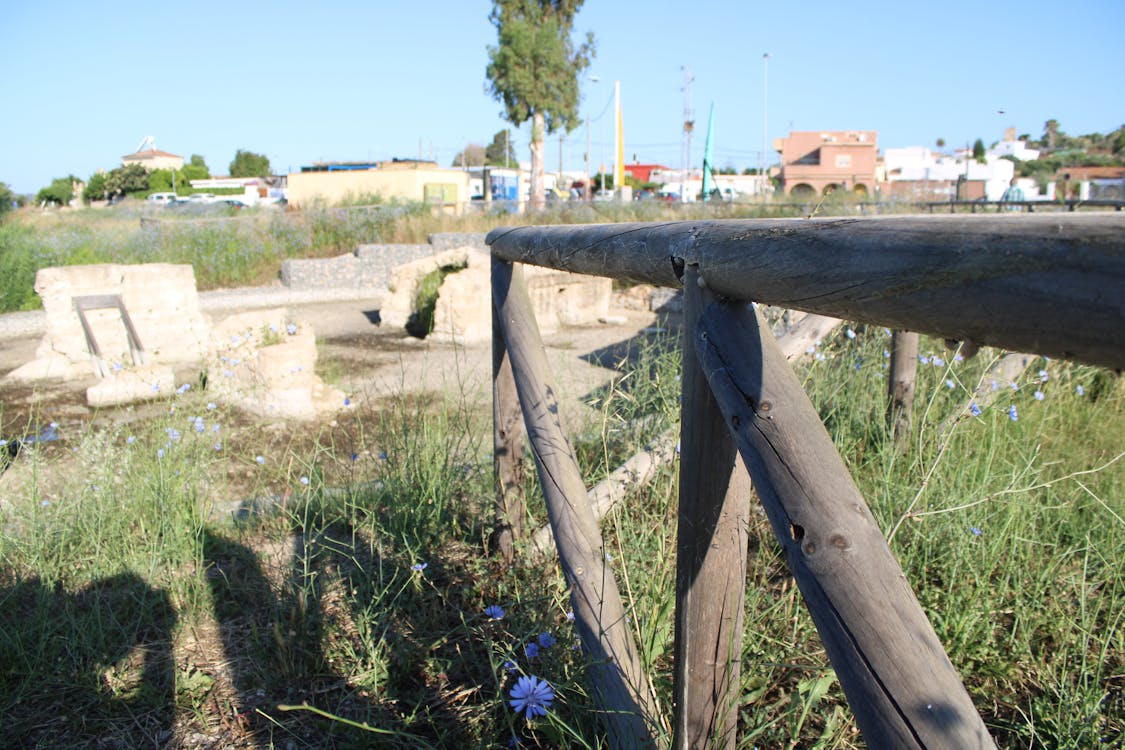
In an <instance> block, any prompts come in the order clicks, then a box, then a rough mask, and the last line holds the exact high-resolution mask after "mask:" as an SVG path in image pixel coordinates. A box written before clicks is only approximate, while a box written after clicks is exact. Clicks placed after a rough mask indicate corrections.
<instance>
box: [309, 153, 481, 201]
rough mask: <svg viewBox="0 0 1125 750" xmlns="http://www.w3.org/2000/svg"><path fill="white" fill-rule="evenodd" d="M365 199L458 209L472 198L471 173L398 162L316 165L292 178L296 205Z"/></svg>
mask: <svg viewBox="0 0 1125 750" xmlns="http://www.w3.org/2000/svg"><path fill="white" fill-rule="evenodd" d="M365 196H379V197H381V198H383V199H385V200H392V199H395V198H398V199H400V200H408V201H418V202H423V201H424V202H426V203H432V204H435V205H445V206H451V207H456V206H458V205H459V204H462V203H465V202H467V201H468V200H469V198H470V193H469V173H468V172H466V171H464V170H460V169H444V168H442V167H439V166H438V165H437V164H436V163H435V162H431V161H414V160H401V161H400V160H395V161H384V162H375V163H368V162H332V163H322V164H313V165H311V166H308V167H301V171H300V172H291V173H290V174H289V175H288V199H289V203H290V205H293V206H297V207H300V206H309V205H312V204H315V203H325V204H328V205H333V204H336V203H341V202H344V201H355V200H360V199H362V198H364V197H365Z"/></svg>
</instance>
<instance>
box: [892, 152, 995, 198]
mask: <svg viewBox="0 0 1125 750" xmlns="http://www.w3.org/2000/svg"><path fill="white" fill-rule="evenodd" d="M883 170H884V174H885V178H886V180H887V181H888V182H896V181H899V180H909V181H914V182H927V181H928V182H956V181H957V180H959V179H961V180H973V181H980V182H983V183H984V197H985V200H990V201H998V200H1000V198H1001V196H1003V195H1004V191H1005V190H1007V189H1008V184H1009V183H1010V182H1011V181H1012V177H1013V176H1015V172H1016V165H1015V164H1014V163H1012V161H1011V160H1009V159H1001V158H1000V157H999V155H996V154H995V153H991V152H986V153H985V160H984V162H978V161H977V160H976V159H974V158H973V156H972V152H971V151H968V150H966V149H962V150H959V151H955V152H954V153H953V155H952V156H949V155H946V154H942V153H935V152H934V151H931V150H930V149H929V148H926V147H925V146H908V147H906V148H888V149H887V150H886V151H884V152H883Z"/></svg>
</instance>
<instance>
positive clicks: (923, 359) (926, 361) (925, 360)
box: [918, 354, 930, 365]
mask: <svg viewBox="0 0 1125 750" xmlns="http://www.w3.org/2000/svg"><path fill="white" fill-rule="evenodd" d="M918 362H919V363H921V364H923V365H928V364H930V358H929V357H927V356H926V355H925V354H919V355H918Z"/></svg>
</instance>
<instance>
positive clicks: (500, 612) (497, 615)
mask: <svg viewBox="0 0 1125 750" xmlns="http://www.w3.org/2000/svg"><path fill="white" fill-rule="evenodd" d="M484 613H485V614H486V615H488V616H489V617H491V618H492V619H493V620H499V619H502V618H503V617H504V608H503V607H501V606H500V605H499V604H489V605H488V606H487V607H485V608H484Z"/></svg>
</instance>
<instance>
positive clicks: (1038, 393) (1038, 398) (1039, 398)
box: [1035, 391, 1043, 401]
mask: <svg viewBox="0 0 1125 750" xmlns="http://www.w3.org/2000/svg"><path fill="white" fill-rule="evenodd" d="M1035 400H1036V401H1042V400H1043V391H1036V392H1035Z"/></svg>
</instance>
